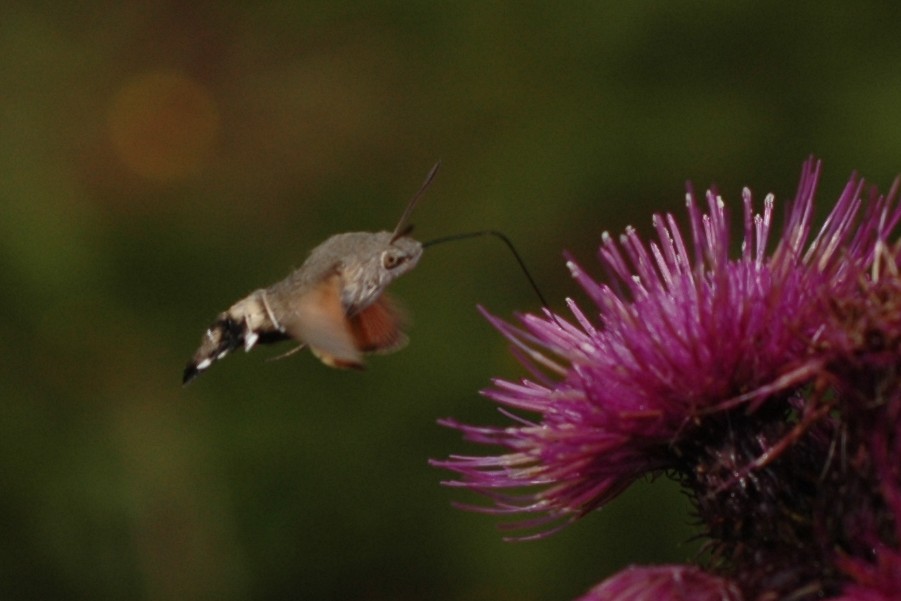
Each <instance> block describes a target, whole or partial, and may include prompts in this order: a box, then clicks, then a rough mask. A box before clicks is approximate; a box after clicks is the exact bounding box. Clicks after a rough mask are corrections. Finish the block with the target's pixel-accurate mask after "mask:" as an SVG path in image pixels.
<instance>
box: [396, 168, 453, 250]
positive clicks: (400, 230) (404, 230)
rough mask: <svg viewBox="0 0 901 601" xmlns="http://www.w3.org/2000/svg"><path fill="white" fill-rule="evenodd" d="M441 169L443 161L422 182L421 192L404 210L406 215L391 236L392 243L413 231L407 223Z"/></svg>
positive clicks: (415, 195)
mask: <svg viewBox="0 0 901 601" xmlns="http://www.w3.org/2000/svg"><path fill="white" fill-rule="evenodd" d="M439 167H441V161H438V162H437V163H435V165H434V166H433V167H432V169H431V170H430V171H429V174H428V175H426V176H425V181H424V182H422V185H421V186H420V187H419V190H418V191H417V192H416V194H414V195H413V198H411V199H410V202H408V203H407V208H406V209H404V213H403V215H401V216H400V221H398V222H397V227H396V228H394V233H393V234H392V235H391V242H392V243H393V242H394V241H395V240H397V239H398V238H401V237H403V236H405V235H406V234H409V233H410V230H412V229H413V226H408V225H407V221H409V220H410V215H412V214H413V209H414V208H416V203H417V202H419V199H420V198H421V197H422V195H423V194H425V191H426V190H428V189H429V186H431V185H432V180H434V179H435V175H436V174H437V173H438V168H439Z"/></svg>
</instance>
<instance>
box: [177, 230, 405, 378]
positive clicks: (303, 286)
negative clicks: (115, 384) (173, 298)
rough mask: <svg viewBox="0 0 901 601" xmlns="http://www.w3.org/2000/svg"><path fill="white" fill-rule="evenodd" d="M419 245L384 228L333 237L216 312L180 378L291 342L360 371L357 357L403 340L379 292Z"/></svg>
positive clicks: (397, 319) (397, 315)
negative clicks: (238, 352) (233, 356)
mask: <svg viewBox="0 0 901 601" xmlns="http://www.w3.org/2000/svg"><path fill="white" fill-rule="evenodd" d="M421 255H422V245H421V244H420V243H419V242H417V241H416V240H414V239H412V238H410V237H408V236H402V237H399V238H396V239H395V234H392V233H391V232H374V233H373V232H352V233H347V234H337V235H334V236H332V237H330V238H329V239H328V240H326V241H325V242H323V243H322V244H320V245H319V246H317V247H316V248H314V249H313V250H312V251H311V252H310V255H309V256H308V257H307V259H306V261H304V263H303V265H301V266H300V267H299V268H298V269H296V270H294V271H293V272H292V273H291V274H289V275H288V276H287V277H286V278H284V279H283V280H280V281H278V282H276V283H275V284H273V285H271V286H269V287H268V288H261V289H258V290H254V291H253V292H251V293H250V294H249V295H247V296H246V297H244V298H243V299H241V300H239V301H238V302H236V303H235V304H233V305H232V306H231V307H229V308H228V309H227V310H226V311H223V312H222V313H220V314H219V316H218V317H217V318H216V320H215V321H214V322H213V324H212V325H211V326H210V327H209V328H208V329H207V331H206V332H205V333H204V335H203V337H202V338H201V342H200V347H199V348H198V349H197V351H196V352H195V353H194V356H193V358H192V359H191V360H190V361H189V362H188V364H187V366H186V367H185V371H184V374H183V378H182V380H183V382H184V383H188V382H190V381H191V380H193V379H194V378H195V377H197V376H198V375H200V373H201V372H203V371H204V370H206V369H207V368H209V367H210V366H211V365H212V364H213V363H214V362H215V361H218V360H219V359H222V358H223V357H225V356H226V355H227V354H228V353H230V352H231V351H233V350H234V349H236V348H239V347H244V350H245V351H250V350H251V349H252V348H253V347H254V346H255V345H257V344H269V343H273V342H280V341H283V340H289V339H293V340H295V341H297V342H298V343H300V344H301V345H302V346H308V347H309V348H310V350H311V351H312V352H313V354H314V355H316V356H317V357H318V358H319V359H321V360H322V361H323V363H325V364H327V365H330V366H332V367H346V368H361V367H362V365H363V361H362V355H363V354H364V353H372V352H392V351H395V350H398V349H399V348H401V347H402V346H403V345H404V344H405V343H406V339H407V338H406V335H405V334H404V333H403V331H402V328H403V326H404V321H405V320H404V316H403V314H402V312H401V311H400V310H399V309H398V308H397V306H396V305H395V304H394V302H393V301H392V300H391V299H390V298H389V297H388V296H386V295H385V293H384V290H385V288H386V287H387V286H388V284H390V283H391V282H392V281H394V280H395V279H396V278H397V277H399V276H401V275H403V274H405V273H407V272H408V271H410V270H411V269H413V268H414V267H415V266H416V264H417V262H418V261H419V258H420V256H421Z"/></svg>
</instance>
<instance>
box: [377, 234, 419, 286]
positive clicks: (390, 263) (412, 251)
mask: <svg viewBox="0 0 901 601" xmlns="http://www.w3.org/2000/svg"><path fill="white" fill-rule="evenodd" d="M421 255H422V244H420V243H419V242H417V241H416V240H414V239H412V238H409V237H407V236H404V237H401V238H398V239H396V240H392V241H391V243H390V244H389V245H388V246H387V247H386V248H385V249H384V250H382V252H381V255H380V256H379V263H380V265H381V268H382V269H383V270H384V272H385V273H386V275H389V277H390V278H391V279H394V278H396V277H398V276H400V275H403V274H405V273H407V272H408V271H410V270H411V269H413V268H414V267H416V263H417V262H418V261H419V257H420V256H421Z"/></svg>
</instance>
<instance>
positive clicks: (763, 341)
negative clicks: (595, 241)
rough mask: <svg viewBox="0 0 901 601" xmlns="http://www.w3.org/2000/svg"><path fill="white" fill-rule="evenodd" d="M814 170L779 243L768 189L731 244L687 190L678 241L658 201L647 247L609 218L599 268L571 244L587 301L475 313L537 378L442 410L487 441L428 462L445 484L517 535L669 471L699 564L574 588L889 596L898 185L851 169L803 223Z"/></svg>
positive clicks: (710, 198)
mask: <svg viewBox="0 0 901 601" xmlns="http://www.w3.org/2000/svg"><path fill="white" fill-rule="evenodd" d="M819 172H820V165H819V163H818V162H816V161H814V160H813V159H810V160H809V161H807V162H806V163H805V164H804V167H803V172H802V175H801V181H800V184H799V187H798V192H797V195H796V197H795V199H794V202H792V203H791V204H790V205H788V207H787V212H786V218H785V222H784V225H783V226H782V233H781V235H780V236H779V237H778V239H777V240H771V238H772V237H773V233H774V232H775V229H776V228H775V225H774V224H773V214H774V200H773V197H772V196H771V195H770V196H767V197H766V198H765V199H764V201H763V210H762V212H761V213H755V212H754V206H753V201H752V196H751V193H750V191H748V190H745V191H744V192H743V204H742V215H743V222H744V231H743V234H744V235H743V239H742V241H741V247H740V251H739V252H738V253H737V256H735V257H732V256H731V255H730V227H729V218H728V212H727V208H726V205H725V203H724V201H723V200H722V198H721V197H720V196H719V195H718V194H717V193H716V192H715V191H709V192H708V193H707V194H706V196H705V198H704V200H705V202H699V199H698V198H697V196H696V195H695V194H694V193H693V192H692V191H691V189H689V191H688V194H687V196H686V198H687V207H688V218H689V220H688V222H689V227H690V237H685V236H683V233H682V230H681V229H680V227H679V226H678V225H677V222H676V219H675V218H674V217H673V216H671V215H667V216H665V217H661V216H656V217H655V218H654V220H653V223H654V227H655V229H656V234H657V241H656V242H652V243H645V242H643V241H642V240H641V239H640V238H639V236H638V234H637V232H636V231H635V230H633V229H629V230H627V231H626V233H625V234H624V235H623V236H622V237H621V238H620V240H619V243H617V242H615V241H614V240H613V239H612V238H611V237H610V236H608V235H604V237H603V242H602V246H601V248H600V252H599V255H600V261H601V263H602V265H603V266H604V267H605V269H606V271H607V278H606V283H600V282H598V281H597V280H595V279H594V278H592V277H591V276H589V275H588V274H587V272H586V271H585V270H584V269H583V268H582V267H581V266H580V265H579V264H577V263H576V261H575V260H573V259H571V258H570V259H569V261H568V266H569V268H570V271H571V272H572V274H573V276H574V278H575V279H576V281H577V282H578V283H579V284H580V285H581V286H582V288H583V289H584V290H585V292H586V293H587V294H588V296H589V297H590V298H591V300H592V301H593V302H594V304H595V305H596V309H595V311H594V312H593V313H594V314H593V315H592V314H591V313H586V312H585V311H583V310H582V309H580V308H579V307H578V306H577V305H576V304H575V303H574V302H573V301H571V300H568V301H567V304H568V307H569V310H570V311H571V313H572V316H571V317H570V318H565V317H563V316H562V315H556V314H552V313H550V312H548V311H547V310H546V311H545V312H544V314H543V315H524V316H521V317H520V325H512V324H510V323H507V322H504V321H502V320H500V319H498V318H496V317H493V316H490V315H488V319H489V320H490V321H491V323H493V324H494V325H495V327H496V328H497V329H498V330H500V331H501V332H502V333H503V334H504V335H505V336H506V337H507V338H508V339H509V340H510V341H511V342H512V348H513V349H514V352H515V353H516V355H517V356H518V358H519V359H520V361H521V362H522V363H523V364H524V365H525V366H526V368H527V369H528V370H529V371H530V373H531V375H532V377H531V378H530V379H525V380H522V381H520V382H511V381H507V380H495V381H494V383H493V387H492V388H490V389H489V390H487V391H485V394H486V395H487V396H488V397H489V398H491V399H493V400H494V401H495V402H497V403H498V404H499V405H500V406H501V407H502V410H503V412H504V413H505V414H506V415H508V416H509V417H510V418H511V420H512V421H511V422H510V423H509V424H508V425H505V426H486V427H479V426H472V425H465V424H461V423H459V422H456V421H454V420H445V422H444V423H446V424H447V425H450V426H452V427H455V428H458V429H460V430H461V431H462V432H463V433H464V435H465V436H466V438H467V439H469V440H471V441H474V442H476V443H485V444H489V445H496V446H499V447H501V448H502V449H503V451H502V454H500V455H496V456H489V457H478V456H476V457H472V456H459V455H455V456H452V457H450V458H449V459H447V460H444V461H436V462H434V463H435V464H436V465H439V466H441V467H444V468H447V469H449V470H452V471H454V472H456V473H457V474H458V477H459V479H458V480H454V481H451V482H449V483H448V484H450V485H452V486H459V487H465V488H468V489H471V490H474V491H477V492H480V493H482V494H484V495H486V496H487V497H488V498H489V499H490V500H491V501H492V503H493V505H490V506H488V507H482V508H481V509H482V510H483V511H489V512H495V513H498V514H512V515H519V516H521V519H520V520H519V521H517V522H514V524H513V525H514V527H520V528H525V529H526V530H524V531H522V537H529V536H544V535H546V534H547V533H548V532H551V531H553V530H554V529H555V528H558V527H562V526H564V525H566V524H568V523H571V522H572V521H574V520H575V519H576V518H578V517H580V516H583V515H585V514H586V513H588V512H589V511H591V510H592V509H595V508H598V507H600V506H602V505H604V504H606V503H608V502H609V501H611V500H612V499H613V498H614V497H616V496H617V495H618V494H619V493H620V492H622V491H623V490H624V489H626V488H627V487H628V486H629V485H630V484H631V483H632V482H634V481H635V480H636V479H638V478H641V477H643V476H645V475H648V474H651V475H654V474H660V473H666V474H669V475H670V476H671V477H673V478H675V479H677V480H678V481H679V482H680V483H681V484H682V486H683V487H684V488H685V489H686V490H687V491H688V493H689V495H690V497H691V498H692V500H693V502H694V505H695V509H696V513H697V515H698V517H699V519H700V522H701V527H702V529H703V531H704V534H705V536H706V537H707V539H708V540H709V543H708V548H709V551H710V557H711V560H710V561H709V562H708V563H709V565H707V566H705V567H706V569H707V570H708V571H707V572H703V571H701V570H700V569H699V568H688V567H685V566H667V567H662V568H636V569H635V571H633V572H629V573H621V574H619V575H617V576H614V577H613V578H612V579H610V580H608V581H607V582H605V583H602V584H601V585H599V586H598V587H596V588H595V589H593V591H592V592H591V593H589V594H588V596H586V597H585V599H586V600H589V599H590V600H595V599H651V598H655V599H656V598H661V599H666V598H687V599H707V598H714V596H715V598H722V599H740V598H743V599H781V598H785V597H788V596H791V598H792V599H808V598H809V599H813V598H817V599H821V598H828V597H834V598H847V599H852V598H854V599H874V600H875V599H889V598H901V429H899V425H901V277H899V273H898V258H899V246H897V245H892V244H891V242H890V237H891V236H892V232H893V230H894V229H895V226H896V225H897V224H898V221H899V218H901V210H899V208H898V206H896V205H895V203H894V196H895V193H896V191H897V182H896V186H895V187H893V189H892V191H891V192H890V193H889V194H888V195H887V196H879V195H878V194H877V193H876V191H875V190H872V191H869V192H868V193H867V194H865V186H864V182H863V181H862V180H861V179H859V178H858V177H857V176H856V175H855V176H852V177H851V180H850V181H849V182H848V184H847V186H846V187H845V189H844V191H843V192H842V194H841V196H840V197H839V199H838V201H837V202H836V203H835V206H834V208H833V209H832V211H831V213H830V215H829V217H828V219H827V221H826V223H825V225H824V226H823V227H822V228H821V229H820V230H819V233H818V234H816V235H815V236H814V237H813V239H811V230H812V225H811V220H812V214H813V202H814V196H815V193H816V188H817V181H818V178H819ZM864 196H867V198H866V199H865V198H864ZM529 529H531V530H529ZM688 577H690V578H689V580H688V581H686V578H688ZM642 582H644V585H642V584H641V583H642ZM686 582H689V584H690V586H689V588H687V589H686V588H683V585H684V584H685V583H686ZM686 586H688V585H686ZM680 591H681V592H680ZM686 591H690V594H689V593H686ZM658 593H659V595H658ZM717 594H718V595H719V596H716V595H717ZM649 595H650V596H649ZM705 595H706V596H705ZM843 596H844V597H843Z"/></svg>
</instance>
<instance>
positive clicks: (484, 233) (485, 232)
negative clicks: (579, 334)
mask: <svg viewBox="0 0 901 601" xmlns="http://www.w3.org/2000/svg"><path fill="white" fill-rule="evenodd" d="M481 236H494V237H495V238H498V239H499V240H500V241H501V242H503V243H504V244H506V245H507V248H508V249H510V252H511V253H513V256H514V257H515V258H516V262H517V263H519V267H520V269H522V272H523V274H524V275H525V276H526V279H527V280H529V285H531V286H532V290H534V291H535V295H536V296H537V297H538V300H539V301H540V302H541V306H542V307H544V308H545V309H546V310H547V311H548V312H549V313H550V314H551V315H552V316H553V317H554V321H557V316H556V315H554V313H553V312H552V311H551V308H550V307H549V306H548V304H547V300H545V298H544V295H543V294H541V290H540V289H539V288H538V284H536V283H535V278H533V277H532V274H531V273H529V269H528V268H527V267H526V263H525V261H523V260H522V257H521V256H520V255H519V253H518V252H517V251H516V247H515V246H513V243H512V242H511V241H510V238H508V237H507V236H505V235H504V234H502V233H501V232H499V231H497V230H482V231H478V232H465V233H462V234H453V235H450V236H443V237H441V238H435V239H434V240H429V241H428V242H424V243H423V244H422V248H423V249H425V248H428V247H429V246H435V245H436V244H444V243H445V242H454V241H456V240H466V239H467V238H478V237H481Z"/></svg>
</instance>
